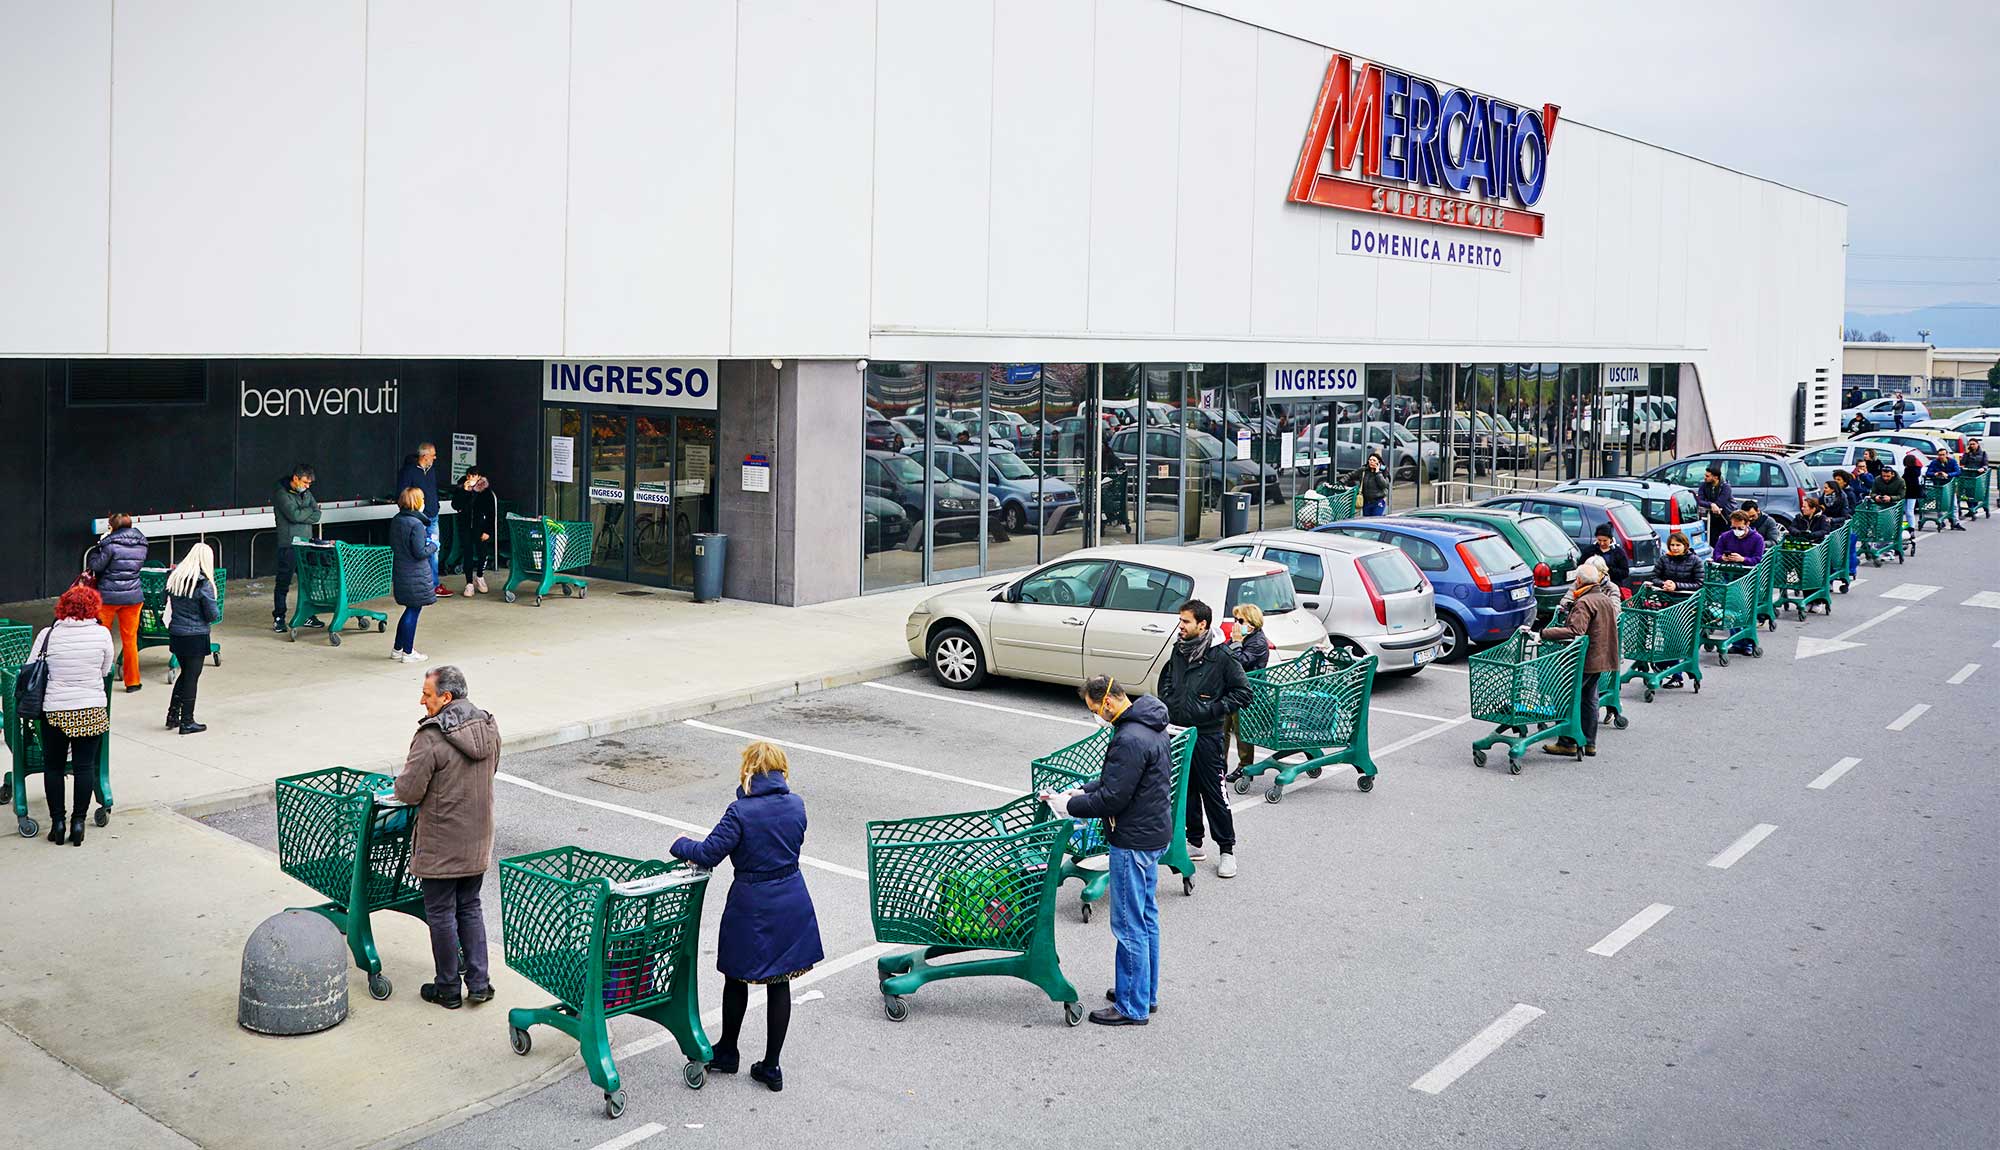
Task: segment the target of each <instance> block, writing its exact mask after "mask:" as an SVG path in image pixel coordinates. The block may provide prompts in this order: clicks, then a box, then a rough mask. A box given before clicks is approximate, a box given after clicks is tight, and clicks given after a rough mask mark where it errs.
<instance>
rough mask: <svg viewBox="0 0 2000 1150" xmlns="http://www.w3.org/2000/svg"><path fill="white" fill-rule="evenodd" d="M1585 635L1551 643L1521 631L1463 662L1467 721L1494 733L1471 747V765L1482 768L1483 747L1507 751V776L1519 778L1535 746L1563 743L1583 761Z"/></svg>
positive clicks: (1586, 639)
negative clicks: (1490, 728)
mask: <svg viewBox="0 0 2000 1150" xmlns="http://www.w3.org/2000/svg"><path fill="white" fill-rule="evenodd" d="M1589 648H1590V640H1589V639H1588V638H1585V637H1584V636H1581V635H1579V636H1577V637H1576V638H1574V639H1568V640H1563V641H1560V642H1559V641H1556V640H1553V639H1542V638H1540V637H1539V636H1537V635H1536V634H1535V633H1534V632H1532V631H1528V630H1525V629H1524V630H1520V631H1516V632H1514V634H1513V635H1512V636H1510V637H1508V638H1507V639H1506V640H1505V641H1503V642H1501V643H1498V644H1496V645H1494V646H1492V647H1488V648H1487V649H1486V650H1484V651H1478V652H1475V653H1474V654H1472V655H1471V656H1469V657H1468V658H1467V660H1466V670H1467V671H1468V672H1469V674H1468V678H1469V679H1470V680H1471V691H1472V717H1473V718H1474V719H1476V720H1478V721H1479V722H1482V723H1492V724H1493V725H1494V726H1493V733H1492V734H1490V735H1487V736H1486V737H1484V738H1482V739H1479V740H1476V741H1475V742H1474V743H1473V744H1472V762H1473V765H1474V766H1480V767H1483V766H1485V765H1486V748H1488V747H1491V746H1494V745H1496V744H1503V743H1504V744H1505V745H1506V747H1507V773H1509V774H1514V775H1518V774H1520V773H1521V756H1522V755H1524V754H1526V753H1527V751H1528V748H1529V747H1532V746H1534V745H1535V744H1536V743H1540V742H1544V741H1547V740H1552V739H1568V740H1569V741H1570V742H1571V743H1573V744H1575V745H1576V757H1577V760H1578V761H1579V762H1581V761H1582V759H1583V708H1582V707H1581V706H1580V705H1579V704H1580V702H1581V697H1582V693H1583V657H1584V654H1585V652H1587V651H1588V650H1589Z"/></svg>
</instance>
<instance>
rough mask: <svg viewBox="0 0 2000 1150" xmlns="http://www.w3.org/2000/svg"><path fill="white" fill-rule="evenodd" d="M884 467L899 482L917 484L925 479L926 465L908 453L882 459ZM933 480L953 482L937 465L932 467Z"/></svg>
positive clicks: (935, 481)
mask: <svg viewBox="0 0 2000 1150" xmlns="http://www.w3.org/2000/svg"><path fill="white" fill-rule="evenodd" d="M882 468H883V470H885V471H887V472H888V473H889V474H890V476H891V477H893V478H894V479H895V480H896V481H897V482H898V483H907V484H911V485H915V484H918V483H922V482H923V481H924V465H923V464H921V463H918V462H917V461H916V460H914V459H911V458H910V457H909V456H907V455H895V456H891V457H889V458H888V459H884V460H883V461H882ZM931 481H932V482H934V483H949V482H951V481H950V480H949V479H947V478H946V477H945V474H944V472H942V471H939V470H938V469H937V468H935V467H933V468H931Z"/></svg>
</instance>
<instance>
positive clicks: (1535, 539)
mask: <svg viewBox="0 0 2000 1150" xmlns="http://www.w3.org/2000/svg"><path fill="white" fill-rule="evenodd" d="M1399 514H1402V515H1410V516H1415V517H1417V518H1420V519H1442V520H1444V521H1445V522H1447V523H1459V524H1463V525H1465V526H1467V527H1484V528H1485V529H1487V530H1488V531H1491V532H1493V533H1494V534H1496V535H1498V536H1500V538H1502V539H1505V540H1506V541H1507V545H1508V546H1509V547H1512V548H1513V549H1514V553H1515V554H1516V555H1519V556H1520V557H1521V562H1523V563H1526V564H1527V565H1528V569H1529V570H1531V571H1533V572H1534V573H1535V605H1536V606H1537V607H1538V608H1540V610H1539V611H1538V612H1537V615H1538V617H1539V618H1542V619H1546V618H1548V617H1549V615H1550V614H1551V613H1552V612H1554V611H1555V608H1556V604H1558V603H1560V602H1562V597H1563V594H1564V592H1566V591H1568V590H1569V580H1570V573H1571V572H1573V571H1575V570H1576V565H1577V564H1578V563H1580V562H1582V561H1583V554H1582V553H1581V552H1579V551H1578V550H1577V549H1576V544H1575V543H1572V542H1570V538H1569V536H1567V535H1565V534H1563V529H1562V528H1560V527H1558V526H1556V525H1555V523H1554V522H1552V521H1551V520H1550V519H1549V518H1548V516H1546V515H1534V514H1530V513H1528V512H1525V511H1507V510H1503V509H1501V508H1498V507H1458V506H1448V507H1425V508H1421V509H1418V510H1415V511H1404V512H1399Z"/></svg>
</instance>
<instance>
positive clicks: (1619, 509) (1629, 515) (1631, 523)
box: [1611, 503, 1653, 539]
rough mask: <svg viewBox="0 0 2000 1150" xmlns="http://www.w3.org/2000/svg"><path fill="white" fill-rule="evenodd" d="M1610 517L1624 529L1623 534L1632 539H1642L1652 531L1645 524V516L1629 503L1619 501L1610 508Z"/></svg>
mask: <svg viewBox="0 0 2000 1150" xmlns="http://www.w3.org/2000/svg"><path fill="white" fill-rule="evenodd" d="M1611 518H1613V519H1616V520H1617V521H1618V526H1620V527H1623V528H1624V529H1625V534H1626V535H1629V536H1631V537H1632V538H1634V539H1643V538H1645V537H1646V536H1648V535H1651V534H1652V533H1653V529H1652V528H1651V527H1649V526H1647V524H1646V517H1645V516H1644V515H1641V514H1639V509H1638V508H1636V507H1633V506H1631V505H1630V504H1627V503H1620V504H1618V505H1617V506H1615V507H1613V508H1611Z"/></svg>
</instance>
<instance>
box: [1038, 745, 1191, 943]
mask: <svg viewBox="0 0 2000 1150" xmlns="http://www.w3.org/2000/svg"><path fill="white" fill-rule="evenodd" d="M1112 733H1113V731H1112V728H1110V727H1103V728H1100V729H1099V730H1098V731H1097V732H1096V733H1094V734H1091V735H1089V736H1086V737H1085V738H1082V739H1079V740H1077V741H1076V742H1074V743H1071V744H1070V745H1069V746H1067V747H1064V748H1063V749H1062V750H1059V751H1053V752H1050V753H1049V754H1046V755H1043V756H1042V757H1041V758H1039V759H1036V760H1035V761H1034V762H1032V763H1030V764H1028V785H1029V793H1031V794H1037V795H1039V794H1041V793H1042V792H1043V791H1055V792H1057V793H1061V792H1063V791H1073V790H1076V789H1077V788H1078V787H1081V786H1082V785H1083V784H1085V783H1087V782H1089V781H1091V780H1092V779H1095V778H1096V777H1098V776H1099V775H1101V774H1103V773H1104V752H1105V750H1106V749H1107V748H1108V747H1110V746H1111V736H1112ZM1194 740H1195V730H1194V728H1192V727H1184V728H1182V729H1181V730H1180V731H1179V733H1177V734H1175V735H1174V737H1173V739H1172V741H1171V742H1170V743H1169V744H1168V751H1169V753H1170V754H1171V755H1172V756H1173V764H1174V777H1173V783H1172V786H1171V787H1170V788H1169V790H1170V791H1171V793H1172V795H1173V799H1172V801H1173V804H1174V806H1173V811H1174V825H1173V829H1172V831H1171V832H1170V837H1169V840H1168V846H1167V852H1166V853H1165V854H1163V855H1161V856H1160V865H1161V866H1164V867H1168V868H1171V869H1172V870H1174V871H1177V872H1178V873H1179V874H1180V876H1181V890H1182V892H1183V893H1186V894H1193V893H1194V863H1193V862H1192V861H1191V860H1190V859H1189V858H1188V857H1187V788H1188V770H1189V768H1190V767H1191V766H1192V765H1193V763H1194ZM1072 821H1073V822H1074V823H1075V826H1074V828H1073V829H1072V830H1071V831H1070V836H1069V839H1068V841H1067V842H1066V843H1065V844H1064V847H1063V858H1062V863H1061V865H1060V867H1059V868H1058V869H1059V870H1060V871H1061V873H1062V877H1061V878H1060V879H1059V880H1058V882H1057V884H1056V885H1057V887H1058V888H1060V887H1061V885H1062V883H1066V882H1068V881H1070V880H1071V879H1077V880H1079V881H1081V882H1082V883H1083V905H1082V908H1081V909H1082V914H1083V921H1085V922H1089V921H1090V912H1091V906H1092V904H1093V903H1096V902H1098V901H1099V900H1101V899H1102V898H1103V897H1104V890H1105V887H1106V886H1108V885H1109V884H1110V881H1111V870H1110V858H1109V853H1110V850H1111V843H1110V841H1109V840H1108V839H1106V838H1105V837H1104V820H1103V819H1075V820H1072Z"/></svg>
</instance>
